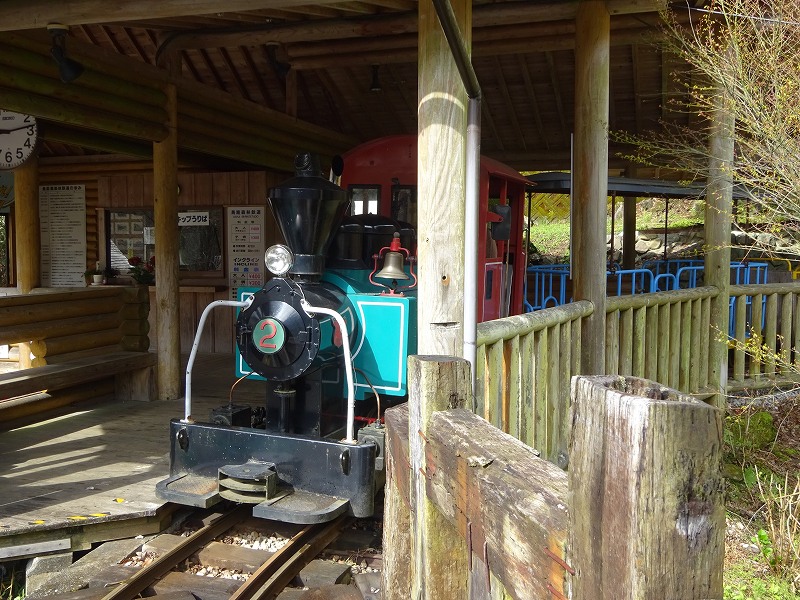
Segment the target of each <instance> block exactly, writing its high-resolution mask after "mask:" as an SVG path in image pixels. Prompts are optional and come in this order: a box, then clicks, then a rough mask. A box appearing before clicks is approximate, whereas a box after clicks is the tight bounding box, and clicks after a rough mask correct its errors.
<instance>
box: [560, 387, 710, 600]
mask: <svg viewBox="0 0 800 600" xmlns="http://www.w3.org/2000/svg"><path fill="white" fill-rule="evenodd" d="M572 410H573V418H572V438H571V442H570V451H569V455H570V465H569V472H568V477H569V514H570V536H571V540H570V548H571V560H570V564H571V565H572V566H573V568H574V569H575V571H576V572H575V577H573V579H572V582H573V597H574V598H591V599H592V600H617V599H618V598H642V599H644V598H651V599H655V598H659V599H660V598H681V599H682V600H701V599H707V598H722V565H723V559H724V555H725V505H724V489H725V481H724V479H723V477H722V414H723V413H722V411H721V410H720V409H718V408H716V407H714V406H711V405H710V404H706V403H705V402H702V401H700V400H696V399H694V398H692V397H691V396H687V395H683V394H680V393H678V392H677V391H675V390H672V389H669V388H665V387H663V386H661V385H660V384H658V383H655V382H652V381H649V380H645V379H638V378H636V377H618V376H600V377H576V378H574V379H573V381H572Z"/></svg>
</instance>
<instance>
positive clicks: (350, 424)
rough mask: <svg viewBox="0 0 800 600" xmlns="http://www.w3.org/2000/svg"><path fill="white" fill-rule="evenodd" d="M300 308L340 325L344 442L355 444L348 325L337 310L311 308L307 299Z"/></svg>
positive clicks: (353, 398) (351, 361)
mask: <svg viewBox="0 0 800 600" xmlns="http://www.w3.org/2000/svg"><path fill="white" fill-rule="evenodd" d="M300 306H302V307H303V310H304V311H306V314H308V316H309V317H313V316H314V314H315V313H321V314H323V315H328V316H329V317H332V318H333V319H334V320H335V321H336V323H337V324H338V325H339V331H341V333H342V346H343V348H344V366H345V369H344V371H345V375H346V377H347V437H346V438H345V440H344V442H345V443H346V444H355V443H356V440H355V438H354V437H353V434H354V433H355V421H356V395H355V385H354V384H353V357H352V356H351V354H350V334H349V333H347V324H346V323H345V322H344V319H343V318H342V315H340V314H339V313H338V312H336V311H335V310H331V309H330V308H324V307H322V306H311V304H309V303H308V301H307V300H306V299H305V298H303V299H302V300H300Z"/></svg>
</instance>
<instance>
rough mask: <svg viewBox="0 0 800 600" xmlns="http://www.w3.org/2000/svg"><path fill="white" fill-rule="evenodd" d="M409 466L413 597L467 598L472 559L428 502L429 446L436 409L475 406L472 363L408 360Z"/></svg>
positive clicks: (422, 358) (445, 359)
mask: <svg viewBox="0 0 800 600" xmlns="http://www.w3.org/2000/svg"><path fill="white" fill-rule="evenodd" d="M408 381H409V394H408V398H409V402H408V411H409V416H408V447H409V458H410V461H409V462H410V466H411V493H410V499H411V532H412V535H411V555H412V557H413V559H412V563H411V597H412V598H425V599H428V600H434V599H438V598H441V599H442V600H458V599H459V598H467V582H468V575H467V574H468V572H469V568H468V555H467V547H466V544H465V543H464V540H463V539H462V538H461V537H460V536H459V535H458V531H456V529H455V527H453V526H452V525H450V523H448V522H447V519H446V518H445V517H444V515H442V514H441V513H440V512H439V511H438V510H437V508H436V506H435V505H434V504H433V503H432V502H431V501H430V500H429V499H428V496H427V493H426V477H428V472H427V468H428V465H427V462H426V459H425V443H426V439H427V434H428V426H429V423H430V419H431V416H432V415H433V413H434V412H435V411H438V410H448V409H451V408H464V407H465V406H471V404H472V380H471V376H470V370H469V363H468V362H467V361H466V360H464V359H461V358H455V357H452V356H409V357H408Z"/></svg>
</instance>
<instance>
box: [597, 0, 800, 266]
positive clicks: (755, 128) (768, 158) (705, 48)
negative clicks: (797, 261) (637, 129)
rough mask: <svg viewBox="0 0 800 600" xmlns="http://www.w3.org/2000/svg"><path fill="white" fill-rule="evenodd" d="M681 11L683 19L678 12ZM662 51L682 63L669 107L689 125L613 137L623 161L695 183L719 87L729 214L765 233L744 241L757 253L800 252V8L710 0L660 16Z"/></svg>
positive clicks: (775, 0) (766, 1)
mask: <svg viewBox="0 0 800 600" xmlns="http://www.w3.org/2000/svg"><path fill="white" fill-rule="evenodd" d="M687 10H688V15H687V13H686V11H687ZM664 17H665V18H664V23H665V29H666V36H665V39H666V45H667V48H666V49H665V51H667V50H669V51H672V52H674V53H676V54H677V55H678V56H680V57H681V58H682V59H683V60H684V61H686V63H687V64H688V65H689V68H688V69H687V70H685V71H681V72H679V73H677V74H676V76H677V77H679V78H680V79H681V80H680V85H681V86H682V88H683V93H681V94H679V95H678V96H677V97H674V98H671V99H670V100H669V101H670V102H671V106H670V109H671V110H673V111H687V112H688V113H689V114H691V115H695V116H694V120H693V122H690V124H689V125H678V124H675V123H669V122H665V123H663V129H662V131H661V132H659V133H654V134H652V135H650V136H647V137H633V136H630V135H624V134H614V133H613V132H612V136H613V137H615V138H616V139H617V140H620V141H623V142H628V143H631V144H633V146H634V148H635V150H634V151H633V153H632V155H631V156H630V157H629V158H632V159H634V160H636V161H637V162H640V163H644V164H649V165H654V166H660V167H667V168H670V169H674V170H676V171H677V172H679V173H683V174H685V176H686V177H687V178H688V179H691V180H694V181H695V182H702V181H705V179H706V175H707V172H708V150H707V139H708V138H707V128H705V127H704V126H703V125H704V123H707V116H708V115H710V114H711V111H712V108H713V105H714V101H715V100H714V98H713V91H712V90H714V89H723V90H724V91H725V93H726V95H727V96H728V98H729V99H730V105H729V110H730V111H731V113H732V115H733V117H734V118H735V122H736V131H735V160H734V165H733V169H734V173H733V177H734V181H735V182H736V184H737V185H738V186H739V189H740V190H746V192H747V194H748V199H747V202H746V207H745V206H743V203H740V205H739V210H738V215H739V218H740V219H741V218H743V216H744V215H745V213H747V217H748V218H747V220H748V221H750V222H751V225H752V226H754V227H757V228H762V229H763V231H764V232H766V233H769V234H770V236H769V239H770V243H769V247H767V245H766V240H767V239H768V238H767V237H766V236H758V235H754V236H752V242H753V243H754V244H757V245H759V242H762V243H761V244H760V249H761V250H763V251H765V252H771V251H774V250H775V247H774V245H773V244H774V242H775V240H776V239H778V240H779V241H780V243H779V246H778V249H779V250H780V252H781V253H792V254H800V235H799V234H800V232H798V229H800V226H799V225H798V223H797V222H796V220H798V219H800V137H799V136H800V2H798V1H797V0H791V1H789V2H787V1H786V0H713V1H712V2H711V3H710V4H708V5H707V6H706V7H704V8H702V9H701V8H693V7H690V8H684V9H683V10H682V11H680V12H679V11H678V9H673V10H672V11H671V12H667V13H666V14H665V15H664Z"/></svg>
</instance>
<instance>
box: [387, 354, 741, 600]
mask: <svg viewBox="0 0 800 600" xmlns="http://www.w3.org/2000/svg"><path fill="white" fill-rule="evenodd" d="M465 374H466V375H465ZM409 384H410V394H409V403H408V404H407V405H401V406H400V407H397V408H394V409H390V410H387V411H386V425H387V435H388V437H387V455H388V456H387V485H386V494H387V500H386V506H385V519H384V530H385V533H384V540H385V542H384V564H385V569H384V583H383V597H384V599H385V600H395V599H397V600H400V599H402V600H406V599H407V598H420V599H428V600H433V599H440V598H441V599H447V600H462V599H467V598H469V599H478V598H481V599H483V598H497V599H499V598H507V597H511V598H514V599H517V600H522V599H530V600H540V599H541V600H545V599H546V600H553V599H556V600H564V599H566V598H572V599H573V600H590V599H591V600H612V599H614V600H616V599H619V598H681V599H682V600H700V599H707V598H721V597H722V562H723V556H724V529H725V528H724V522H725V520H724V507H723V491H724V490H723V482H722V475H721V470H720V468H719V464H720V461H721V440H722V411H721V410H720V409H718V408H715V407H712V406H710V405H708V404H706V403H704V402H701V401H698V400H695V399H693V398H691V397H689V396H684V395H680V394H678V393H677V392H675V391H674V390H670V389H668V388H664V387H662V386H660V385H658V384H656V383H654V382H649V381H645V380H641V379H637V378H632V377H618V376H602V377H591V378H590V377H579V378H575V379H574V380H573V383H572V391H571V399H572V405H573V407H574V408H573V411H574V416H573V418H572V420H571V424H570V431H569V435H570V439H571V442H570V447H569V456H570V469H569V472H565V471H563V470H561V469H559V468H558V467H556V466H555V465H553V464H552V463H551V462H550V461H546V460H543V459H542V458H539V457H538V456H536V453H535V452H533V451H532V450H531V448H529V447H528V446H526V445H525V444H523V443H522V442H520V441H518V440H516V439H515V438H513V437H512V436H510V435H508V434H505V433H503V432H501V431H499V430H498V429H496V428H495V427H493V426H491V425H490V424H488V423H487V422H486V421H484V420H483V419H480V418H478V417H477V416H475V415H473V414H472V413H471V412H470V411H468V410H464V409H463V407H466V406H470V404H471V401H472V398H471V390H470V384H469V366H468V364H467V363H466V362H465V361H462V360H460V359H454V358H451V357H429V356H428V357H420V356H412V357H409ZM665 434H666V435H665ZM634 450H635V451H634ZM387 541H388V542H389V543H387Z"/></svg>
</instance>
